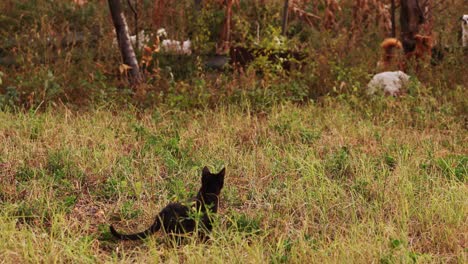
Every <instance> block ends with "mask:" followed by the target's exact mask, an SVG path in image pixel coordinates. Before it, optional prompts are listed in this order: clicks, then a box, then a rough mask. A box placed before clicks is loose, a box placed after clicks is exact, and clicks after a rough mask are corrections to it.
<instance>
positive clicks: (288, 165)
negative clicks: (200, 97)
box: [0, 90, 468, 263]
mask: <svg viewBox="0 0 468 264" xmlns="http://www.w3.org/2000/svg"><path fill="white" fill-rule="evenodd" d="M463 93H464V91H462V90H461V91H459V92H458V93H457V94H456V95H457V96H458V98H460V97H461V95H462V94H463ZM445 99H446V98H445ZM460 100H461V102H456V101H448V100H441V101H439V100H438V99H435V98H433V97H431V96H428V97H424V99H414V98H412V97H411V96H409V95H408V96H406V97H403V98H400V99H398V100H395V99H393V98H388V97H387V98H385V97H383V98H376V99H373V100H370V101H369V100H368V99H362V98H361V99H359V98H357V99H355V100H354V101H353V100H351V101H353V102H354V103H349V102H348V101H350V100H348V99H346V100H344V99H339V98H327V99H326V100H323V101H321V102H320V103H308V104H306V105H302V106H298V105H294V104H291V103H280V104H275V105H273V106H272V107H271V109H270V110H268V111H264V112H261V113H252V112H251V111H250V110H249V108H248V105H247V106H244V107H239V106H234V105H226V106H219V107H218V108H216V109H214V110H210V109H203V110H194V111H179V110H174V109H171V108H164V107H160V108H155V109H152V110H146V111H144V112H139V111H136V110H132V109H127V110H124V111H113V110H112V109H109V110H107V109H96V110H92V111H87V112H71V111H69V110H68V109H66V108H64V107H59V108H58V109H57V108H55V109H54V110H52V109H51V110H49V111H45V112H43V113H34V112H20V113H10V112H1V113H0V137H1V140H2V145H1V146H0V165H1V167H2V170H1V177H0V179H1V185H0V199H1V203H0V207H1V209H0V212H1V217H0V219H1V220H0V258H1V259H3V260H4V261H5V262H9V263H20V262H54V261H58V262H78V263H80V262H83V263H84V262H86V263H88V262H131V261H137V262H189V263H199V262H201V261H214V262H220V263H221V262H229V263H245V262H247V263H263V262H272V263H282V262H293V263H297V262H304V261H307V262H309V261H311V260H312V261H314V262H317V263H321V262H340V263H349V262H354V263H363V262H364V263H368V262H381V263H395V262H404V263H406V262H420V263H425V262H451V263H466V261H467V255H466V235H467V234H466V230H467V224H466V223H467V220H468V219H467V209H468V204H467V202H466V197H467V195H468V189H467V186H466V181H467V175H468V174H467V166H468V163H467V162H468V156H467V152H466V149H467V143H466V142H467V133H466V127H465V124H464V121H463V120H464V117H463V115H459V114H457V109H459V107H460V106H463V105H466V98H465V99H460ZM454 102H455V103H454ZM204 165H208V166H210V167H211V168H212V169H219V168H221V167H223V166H226V167H227V176H226V183H225V189H224V190H223V192H222V198H221V207H220V208H221V209H220V213H219V217H218V218H217V221H216V225H215V228H214V231H213V233H212V235H211V239H210V241H209V242H207V243H201V242H200V241H198V240H197V239H196V237H194V236H189V239H188V240H187V241H185V242H184V243H182V244H181V245H176V244H174V243H172V241H171V240H170V239H169V238H167V237H164V236H162V235H160V234H157V235H154V236H152V237H151V238H149V239H148V240H146V241H141V242H118V241H114V240H112V239H110V234H109V233H108V223H114V224H117V225H119V227H120V228H121V229H124V230H129V231H133V230H140V229H143V228H145V227H146V226H148V225H149V224H150V223H151V222H152V219H153V217H154V215H155V214H156V213H157V212H158V211H159V209H161V208H162V207H163V206H164V205H166V204H167V203H168V202H170V201H174V200H179V201H183V200H185V199H188V198H189V197H191V196H192V195H193V194H194V193H195V192H196V190H197V188H198V186H199V184H200V183H199V181H200V171H201V168H202V166H204Z"/></svg>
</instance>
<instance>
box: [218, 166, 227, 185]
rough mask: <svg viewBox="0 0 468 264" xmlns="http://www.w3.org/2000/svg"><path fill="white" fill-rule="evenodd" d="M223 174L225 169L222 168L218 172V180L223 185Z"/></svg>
mask: <svg viewBox="0 0 468 264" xmlns="http://www.w3.org/2000/svg"><path fill="white" fill-rule="evenodd" d="M224 174H226V168H223V169H222V170H221V171H220V172H218V179H220V180H221V183H224Z"/></svg>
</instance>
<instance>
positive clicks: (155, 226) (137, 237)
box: [110, 219, 161, 240]
mask: <svg viewBox="0 0 468 264" xmlns="http://www.w3.org/2000/svg"><path fill="white" fill-rule="evenodd" d="M160 228H161V223H160V221H159V219H156V221H154V223H153V224H152V225H151V226H150V227H149V228H148V229H146V230H145V231H143V232H140V233H136V234H128V235H125V234H121V233H119V232H117V230H115V228H114V227H113V226H112V225H110V232H111V233H112V235H114V237H116V238H118V239H121V240H140V239H144V238H146V237H148V236H149V235H152V234H153V233H154V232H157V231H158V230H159V229H160Z"/></svg>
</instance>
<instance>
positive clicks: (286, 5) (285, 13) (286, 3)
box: [281, 0, 289, 36]
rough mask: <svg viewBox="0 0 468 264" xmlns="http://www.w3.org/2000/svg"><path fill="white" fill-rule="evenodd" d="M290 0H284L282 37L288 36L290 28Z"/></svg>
mask: <svg viewBox="0 0 468 264" xmlns="http://www.w3.org/2000/svg"><path fill="white" fill-rule="evenodd" d="M288 13H289V0H284V9H283V25H282V27H281V35H283V36H285V35H286V27H287V26H288Z"/></svg>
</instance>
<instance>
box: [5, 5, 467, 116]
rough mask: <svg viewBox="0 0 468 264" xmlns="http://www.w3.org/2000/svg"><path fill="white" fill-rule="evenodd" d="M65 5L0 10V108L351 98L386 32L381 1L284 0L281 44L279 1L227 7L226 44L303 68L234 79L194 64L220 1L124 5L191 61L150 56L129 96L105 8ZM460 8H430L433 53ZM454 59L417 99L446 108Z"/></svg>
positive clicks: (271, 66) (458, 63)
mask: <svg viewBox="0 0 468 264" xmlns="http://www.w3.org/2000/svg"><path fill="white" fill-rule="evenodd" d="M77 2H85V1H73V0H5V1H1V2H0V10H1V11H0V108H1V109H18V107H20V108H23V107H24V108H27V109H29V108H32V109H37V108H38V107H46V106H49V105H57V104H65V105H67V106H68V107H72V108H83V107H96V106H102V105H107V104H112V105H119V106H120V105H127V104H130V105H136V106H138V107H151V106H155V105H161V104H163V105H169V106H171V107H177V108H181V109H186V108H193V107H196V108H199V107H207V106H210V107H211V106H215V105H217V104H229V103H236V104H237V103H248V104H249V105H252V106H254V108H255V109H254V110H263V109H265V108H269V107H271V105H273V104H275V103H276V102H279V101H292V102H297V103H302V102H307V101H309V100H314V101H316V100H320V98H322V97H323V96H341V97H347V98H352V97H359V96H364V94H365V93H364V90H365V89H364V87H365V85H366V84H367V82H368V81H369V79H370V77H371V76H372V74H375V73H376V70H375V68H376V64H377V61H378V60H379V58H380V56H381V53H380V52H381V51H380V47H379V44H380V42H381V41H382V40H383V39H384V38H385V37H388V36H389V34H390V32H389V31H390V29H389V27H388V17H389V12H388V11H389V8H388V6H389V3H390V1H389V0H388V1H387V0H365V1H354V0H353V1H352V0H341V1H330V0H319V1H310V0H302V1H290V2H292V3H293V4H294V5H295V7H297V8H298V10H300V11H302V13H301V12H299V11H297V12H296V11H291V12H290V17H289V25H288V29H287V32H286V37H285V38H282V36H280V34H281V13H282V8H283V3H284V1H283V0H268V1H267V0H249V1H246V0H240V1H234V5H233V9H232V24H231V27H232V28H231V40H232V42H231V45H238V44H239V45H243V46H247V47H262V48H281V49H285V50H292V51H301V52H304V53H305V54H306V55H307V59H306V63H305V65H304V67H302V68H301V69H300V70H292V71H290V72H287V71H285V70H284V69H283V68H282V67H281V65H275V63H272V62H271V61H267V60H262V59H258V60H255V61H254V63H252V64H251V65H250V67H248V68H246V69H245V70H243V71H237V70H235V69H232V68H229V67H228V68H226V69H224V70H222V71H213V70H209V69H207V68H206V67H204V66H205V61H206V59H207V58H209V57H210V56H212V55H214V54H215V52H216V43H218V42H219V39H220V34H221V30H222V26H223V22H224V19H225V9H224V5H223V1H221V0H205V1H202V2H203V5H202V8H201V9H200V10H196V8H195V6H194V5H195V1H191V0H190V1H189V0H184V1H168V0H166V1H154V0H140V1H136V2H137V3H138V6H137V7H138V8H137V9H138V11H139V12H138V13H139V18H138V28H139V29H144V30H145V32H146V33H152V34H153V37H154V36H155V33H156V31H157V29H158V28H161V27H164V28H165V29H166V31H167V32H168V37H169V38H171V39H177V40H185V39H188V38H190V39H191V40H192V51H193V53H192V54H191V55H164V54H162V53H161V52H154V53H152V54H151V58H152V61H151V65H149V66H148V67H146V68H144V74H145V76H146V82H145V83H144V84H142V85H140V86H139V87H131V86H130V85H129V83H128V82H127V79H126V78H125V76H124V74H123V73H122V72H120V71H119V66H120V65H121V63H122V62H121V56H120V53H119V50H118V47H116V46H115V45H114V46H113V45H112V42H113V40H114V39H115V35H114V33H113V32H114V31H113V24H112V20H111V18H110V13H109V8H108V3H107V1H103V0H99V1H98V0H95V1H89V2H86V3H85V4H83V5H80V4H77ZM131 2H132V3H134V2H135V1H131ZM398 2H399V1H397V3H398ZM158 4H159V5H161V7H160V8H159V9H158V8H155V6H157V5H158ZM465 4H466V1H464V0H454V1H444V3H442V4H437V5H436V6H435V7H434V10H433V33H434V38H435V41H436V42H437V44H438V45H441V46H443V47H455V46H460V43H461V40H460V23H459V17H460V16H461V15H462V12H461V11H462V10H465V9H466V5H465ZM122 6H123V8H124V10H125V13H126V17H127V21H128V24H129V28H130V32H131V35H134V34H135V32H134V19H133V13H132V12H131V10H130V8H129V6H128V5H127V2H126V1H122ZM397 13H398V10H397ZM311 15H312V16H311ZM397 21H398V18H397ZM278 46H279V47H278ZM460 55H462V56H460ZM137 56H138V58H139V61H141V58H142V56H143V54H142V52H141V51H137ZM465 58H466V56H463V54H460V53H457V52H453V53H448V54H446V55H445V57H444V60H443V61H442V62H441V63H439V64H438V65H436V66H430V65H427V67H424V69H423V70H421V71H418V72H417V77H418V79H419V80H420V81H421V83H422V84H423V85H424V89H425V92H427V93H431V95H433V96H434V98H440V96H439V95H441V94H442V93H443V94H444V95H445V96H444V98H445V100H447V98H448V100H451V97H450V94H451V92H452V91H453V90H454V89H457V88H456V87H460V86H462V87H464V86H465V83H466V82H467V78H468V77H467V74H466V71H465V70H464V66H463V63H464V62H465V61H466V60H465ZM447 95H448V96H449V97H447ZM452 99H453V100H463V99H462V98H459V96H454V97H453V98H452Z"/></svg>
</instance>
